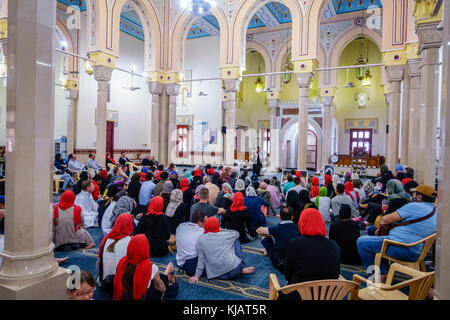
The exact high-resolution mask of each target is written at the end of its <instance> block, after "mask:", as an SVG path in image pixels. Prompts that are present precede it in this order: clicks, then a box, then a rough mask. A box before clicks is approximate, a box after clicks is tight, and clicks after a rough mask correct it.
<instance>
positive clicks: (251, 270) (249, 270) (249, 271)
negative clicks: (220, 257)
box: [241, 267, 255, 274]
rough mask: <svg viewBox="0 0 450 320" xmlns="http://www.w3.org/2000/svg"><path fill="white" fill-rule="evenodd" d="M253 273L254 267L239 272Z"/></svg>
mask: <svg viewBox="0 0 450 320" xmlns="http://www.w3.org/2000/svg"><path fill="white" fill-rule="evenodd" d="M253 272H255V267H248V268H243V269H242V270H241V273H242V274H251V273H253Z"/></svg>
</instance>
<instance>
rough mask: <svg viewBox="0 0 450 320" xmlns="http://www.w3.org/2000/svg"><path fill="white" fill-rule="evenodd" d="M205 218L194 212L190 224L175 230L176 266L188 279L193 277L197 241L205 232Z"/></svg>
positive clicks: (198, 212) (201, 214) (196, 256)
mask: <svg viewBox="0 0 450 320" xmlns="http://www.w3.org/2000/svg"><path fill="white" fill-rule="evenodd" d="M207 218H208V217H207V216H206V214H205V213H204V212H202V211H199V210H198V211H195V212H194V213H193V214H192V222H185V223H182V224H180V225H179V226H178V228H177V230H176V237H177V264H178V266H179V267H180V269H183V270H184V271H185V272H186V274H187V275H188V276H190V277H192V276H194V275H195V270H196V269H197V262H198V253H197V239H198V237H200V236H201V235H202V234H203V233H204V232H205V230H204V227H205V223H206V219H207Z"/></svg>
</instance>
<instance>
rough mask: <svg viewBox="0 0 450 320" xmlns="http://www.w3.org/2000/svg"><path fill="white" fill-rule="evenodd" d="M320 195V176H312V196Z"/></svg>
mask: <svg viewBox="0 0 450 320" xmlns="http://www.w3.org/2000/svg"><path fill="white" fill-rule="evenodd" d="M318 195H319V178H317V177H312V179H311V193H310V197H311V199H312V198H315V197H317V196H318Z"/></svg>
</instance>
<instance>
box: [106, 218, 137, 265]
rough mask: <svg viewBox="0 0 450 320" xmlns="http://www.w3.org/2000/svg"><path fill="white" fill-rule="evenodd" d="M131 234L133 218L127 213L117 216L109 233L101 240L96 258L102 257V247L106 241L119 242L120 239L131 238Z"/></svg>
mask: <svg viewBox="0 0 450 320" xmlns="http://www.w3.org/2000/svg"><path fill="white" fill-rule="evenodd" d="M132 232H133V217H132V216H131V215H130V214H128V213H125V214H121V215H120V216H118V217H117V219H116V222H115V223H114V227H113V228H112V230H111V232H110V233H108V234H107V235H106V236H105V237H104V238H103V240H102V243H101V244H100V249H99V250H98V257H99V258H100V257H101V256H102V253H103V247H104V245H105V243H106V240H108V239H113V240H120V239H122V238H125V237H128V236H131V233H132Z"/></svg>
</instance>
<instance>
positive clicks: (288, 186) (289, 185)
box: [283, 181, 295, 194]
mask: <svg viewBox="0 0 450 320" xmlns="http://www.w3.org/2000/svg"><path fill="white" fill-rule="evenodd" d="M294 187H295V184H294V181H291V182H287V183H285V184H284V186H283V193H284V194H286V193H287V192H288V191H289V189H292V188H294Z"/></svg>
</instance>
